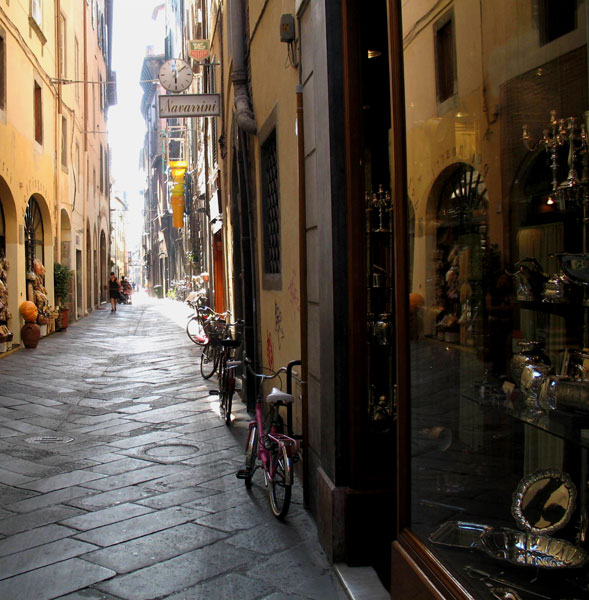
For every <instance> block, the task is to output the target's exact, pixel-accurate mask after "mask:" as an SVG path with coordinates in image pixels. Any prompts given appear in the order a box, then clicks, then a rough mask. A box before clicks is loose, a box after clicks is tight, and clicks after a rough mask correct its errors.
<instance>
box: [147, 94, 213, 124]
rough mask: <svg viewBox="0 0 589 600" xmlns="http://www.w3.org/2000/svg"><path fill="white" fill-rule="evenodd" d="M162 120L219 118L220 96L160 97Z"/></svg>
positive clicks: (184, 95) (188, 95) (160, 115)
mask: <svg viewBox="0 0 589 600" xmlns="http://www.w3.org/2000/svg"><path fill="white" fill-rule="evenodd" d="M158 100H159V117H160V119H167V118H178V117H218V116H219V115H220V114H221V99H220V94H182V95H178V96H171V95H166V96H159V97H158Z"/></svg>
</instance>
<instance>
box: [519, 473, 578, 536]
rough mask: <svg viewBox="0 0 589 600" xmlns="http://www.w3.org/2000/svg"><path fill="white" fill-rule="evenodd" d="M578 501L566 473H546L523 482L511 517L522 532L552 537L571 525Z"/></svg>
mask: <svg viewBox="0 0 589 600" xmlns="http://www.w3.org/2000/svg"><path fill="white" fill-rule="evenodd" d="M576 499H577V490H576V488H575V486H574V484H573V482H572V481H571V478H570V477H569V476H568V475H567V474H566V473H563V472H562V471H559V470H558V469H543V470H540V471H536V472H534V473H532V474H531V475H528V476H527V477H524V478H523V479H522V480H521V481H520V482H519V485H518V486H517V489H516V490H515V492H514V494H513V503H512V505H511V513H512V515H513V517H514V519H515V521H516V523H517V525H518V527H520V528H521V529H524V530H526V531H530V532H532V533H537V534H543V535H551V534H552V533H554V532H555V531H558V530H559V529H562V528H563V527H564V526H565V525H566V524H567V523H568V522H569V519H570V518H571V515H572V514H573V511H574V510H575V504H576Z"/></svg>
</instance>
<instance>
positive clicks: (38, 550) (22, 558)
mask: <svg viewBox="0 0 589 600" xmlns="http://www.w3.org/2000/svg"><path fill="white" fill-rule="evenodd" d="M95 549H96V546H93V545H92V544H86V543H84V542H79V541H78V540H72V539H71V538H65V539H61V540H58V541H57V542H51V543H49V544H45V545H43V546H36V547H35V548H31V549H29V550H23V551H22V552H17V553H15V554H11V555H10V556H5V557H4V558H0V579H7V578H8V577H13V576H14V575H20V574H21V573H24V572H26V571H32V570H34V569H38V568H40V567H46V566H47V565H51V564H54V563H58V562H61V561H63V560H67V559H68V558H74V557H76V556H80V554H87V553H88V552H91V551H92V550H95Z"/></svg>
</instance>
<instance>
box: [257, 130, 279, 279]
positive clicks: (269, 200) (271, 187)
mask: <svg viewBox="0 0 589 600" xmlns="http://www.w3.org/2000/svg"><path fill="white" fill-rule="evenodd" d="M261 168H262V223H263V238H264V273H265V274H266V275H280V270H281V260H280V197H279V187H278V153H277V148H276V129H274V130H273V131H272V132H271V133H270V135H269V136H268V137H267V138H266V141H265V142H264V143H263V144H262V148H261Z"/></svg>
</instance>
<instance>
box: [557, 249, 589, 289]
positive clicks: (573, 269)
mask: <svg viewBox="0 0 589 600" xmlns="http://www.w3.org/2000/svg"><path fill="white" fill-rule="evenodd" d="M553 256H554V257H555V258H557V259H558V260H559V262H560V266H561V268H562V270H563V271H564V272H565V273H566V275H567V276H568V277H569V278H570V279H571V280H572V281H574V282H575V283H578V284H582V285H589V254H569V253H566V252H558V253H557V254H554V255H553Z"/></svg>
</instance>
